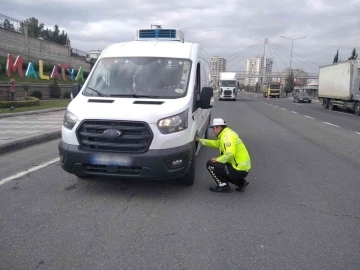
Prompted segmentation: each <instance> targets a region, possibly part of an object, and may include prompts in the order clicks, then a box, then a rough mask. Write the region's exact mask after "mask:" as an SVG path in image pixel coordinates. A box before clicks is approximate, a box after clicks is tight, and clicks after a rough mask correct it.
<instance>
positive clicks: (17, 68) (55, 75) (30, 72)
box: [6, 54, 85, 82]
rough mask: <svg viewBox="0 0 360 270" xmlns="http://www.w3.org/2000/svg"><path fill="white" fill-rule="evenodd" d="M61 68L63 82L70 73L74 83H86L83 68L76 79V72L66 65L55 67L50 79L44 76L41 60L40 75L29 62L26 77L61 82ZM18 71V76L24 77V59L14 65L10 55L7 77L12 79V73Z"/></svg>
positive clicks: (19, 58)
mask: <svg viewBox="0 0 360 270" xmlns="http://www.w3.org/2000/svg"><path fill="white" fill-rule="evenodd" d="M59 67H60V68H61V75H62V76H61V77H62V80H64V81H66V73H68V74H69V75H70V78H71V80H72V81H77V82H79V81H82V82H84V81H85V79H84V70H83V68H82V67H80V68H79V71H78V72H77V74H76V77H75V70H74V69H68V67H69V66H68V65H66V64H59V65H58V66H54V67H53V70H52V72H51V75H50V77H49V76H47V75H44V62H43V61H42V60H39V70H38V72H39V75H38V74H37V73H36V71H35V68H34V64H33V63H32V62H29V64H28V66H27V69H26V73H25V76H26V77H28V78H30V77H34V78H35V79H41V80H50V78H51V79H55V78H56V79H58V80H61V79H60V74H59V71H58V68H59ZM16 71H18V74H19V76H20V77H24V70H23V63H22V57H21V56H18V57H16V60H15V63H14V60H13V57H12V55H11V54H8V57H7V63H6V75H7V76H9V77H11V73H12V72H16Z"/></svg>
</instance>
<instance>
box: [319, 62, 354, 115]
mask: <svg viewBox="0 0 360 270" xmlns="http://www.w3.org/2000/svg"><path fill="white" fill-rule="evenodd" d="M319 99H320V100H322V104H323V106H324V108H326V109H330V110H336V109H338V108H341V109H348V110H351V111H353V112H354V113H355V114H356V115H360V60H349V61H346V62H341V63H336V64H332V65H328V66H322V67H320V73H319Z"/></svg>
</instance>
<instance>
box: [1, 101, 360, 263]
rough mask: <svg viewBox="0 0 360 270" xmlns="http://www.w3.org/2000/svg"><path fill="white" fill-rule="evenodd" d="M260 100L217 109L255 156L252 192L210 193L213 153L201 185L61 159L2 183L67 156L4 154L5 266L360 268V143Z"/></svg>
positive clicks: (206, 154) (204, 155) (45, 150)
mask: <svg viewBox="0 0 360 270" xmlns="http://www.w3.org/2000/svg"><path fill="white" fill-rule="evenodd" d="M261 101H264V100H256V99H255V100H254V99H250V98H249V97H248V96H245V95H244V94H240V97H239V100H238V101H236V102H233V101H221V102H217V103H216V106H215V107H214V110H213V113H212V116H213V117H223V118H225V119H226V120H227V121H228V123H229V124H230V125H231V127H233V128H234V129H235V130H236V131H238V133H239V134H240V136H241V138H242V139H243V141H244V142H245V144H246V145H247V148H248V150H249V152H250V154H251V157H252V164H253V170H252V171H251V173H250V174H249V176H248V181H249V182H250V185H249V186H248V188H247V189H246V191H245V192H244V193H239V192H236V191H235V190H234V189H232V192H231V193H230V194H214V193H212V192H210V191H209V190H208V187H209V186H210V185H213V184H214V183H213V180H212V179H211V178H210V176H209V175H208V173H207V171H206V169H205V166H204V165H205V162H206V160H207V159H210V158H212V157H214V156H216V155H217V151H216V150H213V149H206V148H202V149H201V151H200V153H199V156H198V157H197V161H196V170H197V178H196V183H195V184H194V186H192V187H184V186H181V185H179V184H178V183H176V182H168V183H154V182H146V181H129V180H122V181H120V180H118V179H99V178H95V179H90V180H78V179H77V178H76V177H74V176H72V175H69V174H67V173H65V172H63V171H62V169H61V168H60V166H59V164H58V163H54V164H51V165H49V166H46V167H44V168H41V169H39V170H37V171H34V172H31V173H30V174H28V175H25V176H24V177H21V178H18V179H15V180H12V181H10V182H7V183H5V184H1V179H4V178H6V177H8V176H11V175H13V174H16V173H19V172H20V171H22V170H25V169H29V168H31V167H32V166H34V165H39V164H41V163H44V162H48V161H49V160H52V159H54V158H57V149H56V147H57V141H53V142H48V143H45V144H42V145H37V146H34V147H31V148H28V149H26V150H20V151H17V152H14V153H11V154H8V155H3V156H0V203H1V208H0V269H145V268H146V269H359V268H360V208H359V205H360V196H359V194H360V159H359V156H360V155H359V154H360V135H358V134H356V133H355V132H354V130H351V129H348V128H345V127H344V128H339V127H336V126H331V125H328V124H325V123H323V121H322V119H317V118H316V117H314V118H315V119H311V118H307V117H305V116H304V115H302V114H301V113H300V111H299V114H295V113H292V112H291V111H290V110H281V109H278V108H277V107H274V106H271V105H268V104H265V103H262V102H261ZM271 102H277V101H271ZM279 102H283V103H284V104H286V105H284V106H293V107H294V110H295V108H300V107H302V106H297V107H295V106H296V105H293V104H292V102H291V101H279ZM309 105H311V106H313V105H312V104H309ZM314 105H315V104H314ZM290 108H292V107H290ZM320 108H321V107H320ZM314 111H316V110H314ZM325 111H326V110H325ZM326 113H328V114H329V117H330V118H329V119H328V120H329V122H330V121H333V122H330V123H334V124H335V122H334V121H336V120H334V119H335V118H331V117H335V116H336V115H335V114H334V113H331V112H328V111H326ZM308 114H309V112H308ZM350 117H351V116H350ZM359 120H360V119H359ZM339 126H340V127H343V126H344V125H339Z"/></svg>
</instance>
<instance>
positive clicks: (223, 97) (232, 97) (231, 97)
mask: <svg viewBox="0 0 360 270" xmlns="http://www.w3.org/2000/svg"><path fill="white" fill-rule="evenodd" d="M219 99H236V96H222V95H220V96H219Z"/></svg>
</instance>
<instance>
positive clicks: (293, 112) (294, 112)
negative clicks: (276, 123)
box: [291, 111, 299, 114]
mask: <svg viewBox="0 0 360 270" xmlns="http://www.w3.org/2000/svg"><path fill="white" fill-rule="evenodd" d="M291 112H292V113H295V114H299V113H297V112H294V111H291Z"/></svg>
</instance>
